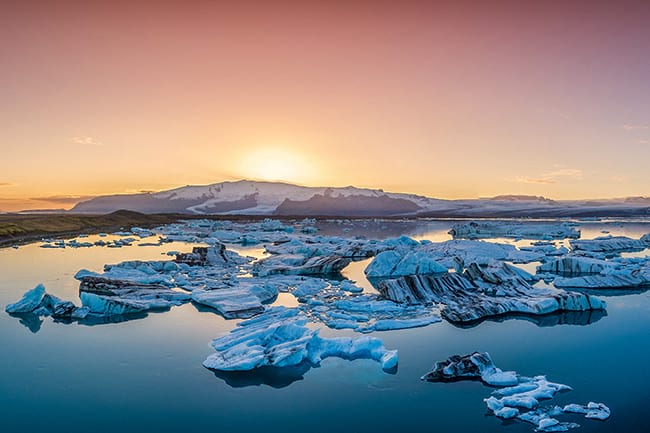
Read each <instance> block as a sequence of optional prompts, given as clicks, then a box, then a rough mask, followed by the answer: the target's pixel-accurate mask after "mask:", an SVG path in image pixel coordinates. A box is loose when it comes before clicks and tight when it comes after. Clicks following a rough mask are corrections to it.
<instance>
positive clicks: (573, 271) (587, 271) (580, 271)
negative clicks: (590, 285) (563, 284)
mask: <svg viewBox="0 0 650 433" xmlns="http://www.w3.org/2000/svg"><path fill="white" fill-rule="evenodd" d="M614 267H615V264H614V263H611V262H608V261H606V260H600V259H593V258H590V257H579V256H567V257H562V258H560V259H557V260H553V261H550V262H546V263H544V264H542V265H540V266H538V267H537V272H538V273H542V272H549V273H552V274H557V275H562V276H565V277H578V276H582V275H591V274H599V273H601V272H602V271H604V270H606V269H613V268H614Z"/></svg>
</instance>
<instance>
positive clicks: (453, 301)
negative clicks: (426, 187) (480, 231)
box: [376, 260, 606, 322]
mask: <svg viewBox="0 0 650 433" xmlns="http://www.w3.org/2000/svg"><path fill="white" fill-rule="evenodd" d="M533 280H534V277H533V276H532V275H530V274H528V273H527V272H525V271H524V270H522V269H519V268H517V267H515V266H512V265H509V264H507V263H503V262H499V261H495V260H492V261H490V262H489V263H488V264H487V266H480V265H479V264H477V263H470V264H469V265H467V266H465V267H464V270H463V272H462V273H459V272H456V273H449V274H445V275H442V276H430V275H408V276H404V277H400V278H395V279H385V280H380V281H378V282H377V283H376V287H377V289H378V290H379V291H380V293H381V294H382V295H383V296H385V297H386V298H387V299H390V300H392V301H394V302H397V303H402V304H407V305H437V304H443V307H442V310H441V312H442V316H443V317H444V318H445V319H447V320H449V321H451V322H472V321H477V320H480V319H483V318H486V317H492V316H500V315H507V314H532V315H543V314H550V313H554V312H559V311H588V310H603V309H605V306H606V305H605V303H604V302H603V301H601V300H599V299H598V298H595V297H592V296H589V295H585V294H583V293H577V292H566V291H564V290H558V289H553V288H550V287H537V286H532V285H531V284H530V281H533Z"/></svg>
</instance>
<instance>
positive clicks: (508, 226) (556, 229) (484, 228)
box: [449, 221, 580, 240]
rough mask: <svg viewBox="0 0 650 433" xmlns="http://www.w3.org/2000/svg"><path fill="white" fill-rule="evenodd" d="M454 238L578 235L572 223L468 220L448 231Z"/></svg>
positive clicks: (551, 237) (533, 237)
mask: <svg viewBox="0 0 650 433" xmlns="http://www.w3.org/2000/svg"><path fill="white" fill-rule="evenodd" d="M449 234H450V235H452V236H453V237H454V239H488V238H514V239H547V240H550V239H565V238H578V237H580V230H578V229H576V224H572V223H566V222H564V223H548V222H524V221H470V222H463V223H457V224H454V225H453V226H452V228H451V230H450V231H449Z"/></svg>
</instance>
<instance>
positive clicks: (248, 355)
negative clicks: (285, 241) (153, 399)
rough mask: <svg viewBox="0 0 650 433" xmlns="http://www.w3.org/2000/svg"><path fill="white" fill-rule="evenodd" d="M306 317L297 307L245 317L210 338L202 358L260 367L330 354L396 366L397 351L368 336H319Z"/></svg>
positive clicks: (314, 361) (221, 365)
mask: <svg viewBox="0 0 650 433" xmlns="http://www.w3.org/2000/svg"><path fill="white" fill-rule="evenodd" d="M308 321H309V319H308V317H307V316H305V315H304V313H302V312H300V310H298V309H291V308H286V307H272V308H269V309H268V310H267V311H266V312H265V313H264V314H262V315H260V316H257V317H255V318H252V319H248V320H245V321H243V322H241V323H239V324H238V325H237V328H235V329H234V330H233V331H231V332H230V333H229V334H227V335H225V336H223V337H221V338H217V339H215V340H213V341H212V347H213V348H214V349H215V350H216V353H215V354H212V355H210V356H208V358H207V359H206V360H205V361H204V362H203V365H204V366H205V367H206V368H209V369H211V370H220V371H246V370H254V369H256V368H260V367H266V366H273V367H289V366H298V365H301V364H303V363H307V364H310V365H319V364H320V362H321V361H322V360H323V359H325V358H327V357H331V356H335V357H340V358H344V359H357V358H368V359H373V360H375V361H377V362H379V363H380V364H381V366H382V368H383V369H384V370H385V371H392V370H394V369H395V368H396V367H397V361H398V357H397V351H395V350H387V349H386V348H385V347H384V345H383V344H382V342H381V340H379V339H376V338H372V337H358V338H350V337H338V338H323V337H321V336H320V335H319V332H318V330H313V329H310V328H308V327H307V326H306V325H307V323H308Z"/></svg>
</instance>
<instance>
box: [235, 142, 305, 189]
mask: <svg viewBox="0 0 650 433" xmlns="http://www.w3.org/2000/svg"><path fill="white" fill-rule="evenodd" d="M240 171H241V173H242V175H243V176H244V177H247V178H252V179H258V180H267V181H286V182H308V181H309V180H311V179H312V178H313V176H314V174H315V173H314V172H315V170H314V167H313V166H312V165H311V164H310V163H309V161H308V160H307V159H306V158H305V157H304V156H302V155H300V154H299V153H296V152H292V151H289V150H286V149H282V148H277V147H263V148H259V149H256V150H253V151H251V152H250V153H248V154H247V155H246V156H245V157H244V161H243V163H242V166H241V168H240Z"/></svg>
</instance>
